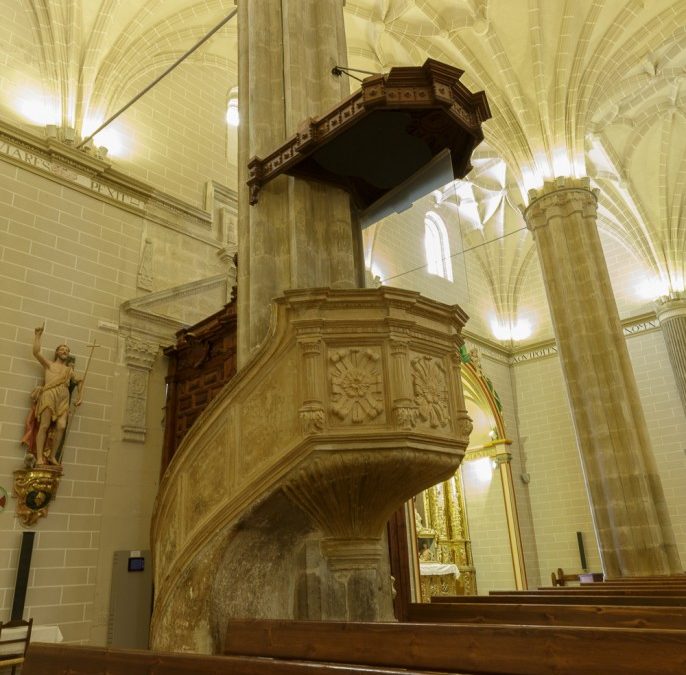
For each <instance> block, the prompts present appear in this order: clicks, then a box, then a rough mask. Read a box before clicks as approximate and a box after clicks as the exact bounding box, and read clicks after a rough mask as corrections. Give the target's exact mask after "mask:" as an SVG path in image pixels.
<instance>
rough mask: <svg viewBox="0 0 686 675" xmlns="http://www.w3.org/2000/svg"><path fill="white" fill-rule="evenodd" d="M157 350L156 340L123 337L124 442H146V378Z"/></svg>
mask: <svg viewBox="0 0 686 675" xmlns="http://www.w3.org/2000/svg"><path fill="white" fill-rule="evenodd" d="M159 350H160V345H159V344H157V343H156V342H149V341H147V340H143V339H141V338H139V337H135V336H133V335H131V336H128V337H127V338H126V353H125V360H126V366H127V368H128V371H129V381H128V387H127V391H126V407H125V410H124V423H123V424H122V432H123V438H124V440H125V441H133V442H135V443H144V442H145V434H146V432H147V428H146V425H145V420H146V410H147V403H148V380H149V378H150V371H151V370H152V367H153V364H154V363H155V358H156V357H157V354H158V352H159Z"/></svg>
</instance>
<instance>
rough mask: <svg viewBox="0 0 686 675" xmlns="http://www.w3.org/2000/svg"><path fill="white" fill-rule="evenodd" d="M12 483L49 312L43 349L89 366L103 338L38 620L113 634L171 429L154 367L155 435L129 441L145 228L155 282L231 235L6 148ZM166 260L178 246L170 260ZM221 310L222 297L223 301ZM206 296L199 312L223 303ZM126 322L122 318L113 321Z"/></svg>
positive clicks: (1, 351)
mask: <svg viewBox="0 0 686 675" xmlns="http://www.w3.org/2000/svg"><path fill="white" fill-rule="evenodd" d="M0 186H1V187H0V315H1V316H2V320H1V321H0V485H2V487H4V488H5V489H6V490H7V492H8V493H9V494H11V491H12V480H13V476H12V472H13V471H14V470H15V469H18V468H21V466H22V458H23V450H22V448H21V446H20V443H19V440H20V438H21V436H22V434H23V429H24V419H25V416H26V413H27V411H28V406H29V393H30V392H31V390H32V389H33V387H34V386H36V385H37V384H39V383H40V382H42V369H41V367H40V365H39V364H38V362H37V361H36V360H35V359H34V357H33V356H32V353H31V345H32V339H33V329H34V328H35V327H36V326H39V325H41V324H42V322H43V321H45V324H46V325H45V333H44V336H43V350H42V351H43V353H44V354H45V355H46V356H47V357H49V358H51V354H52V353H53V352H54V348H55V346H56V345H57V344H60V343H62V342H67V343H68V344H69V345H70V347H71V350H72V354H74V355H75V356H76V359H77V360H76V370H77V373H81V374H82V373H83V371H84V368H85V365H86V360H87V356H88V352H89V350H88V347H87V345H88V344H90V343H92V342H93V340H96V341H97V343H98V344H99V345H100V346H99V347H98V348H97V349H96V350H95V353H94V355H93V359H92V362H91V365H90V369H89V372H88V378H87V381H86V385H85V389H84V396H83V401H84V402H83V405H82V406H81V407H80V408H79V409H78V412H77V413H76V415H75V416H74V417H73V422H72V425H71V429H70V431H69V435H68V438H67V443H66V446H65V452H64V460H63V463H64V476H63V478H62V481H61V484H60V487H59V491H58V494H57V498H56V499H55V501H54V502H53V503H52V505H51V506H50V509H49V515H48V516H47V518H44V519H41V520H40V521H39V522H38V523H37V525H36V526H34V528H33V529H34V530H35V531H36V533H37V536H36V540H35V545H34V554H33V559H32V564H31V572H30V577H29V588H28V593H27V600H26V611H25V615H26V616H32V617H33V618H34V621H35V622H36V623H37V624H55V623H56V624H58V625H59V627H60V629H61V631H62V634H63V636H64V639H65V640H66V641H68V642H81V643H85V642H89V641H90V642H92V643H94V644H104V642H105V639H106V627H107V612H108V606H109V583H110V569H111V565H112V553H113V552H114V550H117V549H147V548H149V521H150V515H151V510H152V504H153V500H154V497H155V493H156V485H157V480H158V474H159V461H160V451H161V438H162V420H163V410H162V408H163V405H164V376H165V371H166V365H165V362H164V359H163V358H162V357H161V356H158V359H157V362H156V364H155V366H154V367H153V371H152V373H151V376H150V382H149V393H150V396H149V398H148V404H147V419H146V424H147V429H148V433H147V437H146V442H145V443H131V442H127V441H125V440H124V439H123V436H122V421H123V414H124V412H123V411H124V405H125V401H126V391H127V381H128V369H127V367H126V365H125V362H124V361H125V359H124V339H123V336H122V335H118V333H117V330H116V326H117V325H118V324H119V322H120V319H121V312H120V306H121V304H122V303H123V302H125V301H127V300H131V299H133V298H136V297H142V296H145V295H146V294H147V292H146V291H142V290H141V289H139V288H137V278H138V277H137V272H138V267H139V262H140V252H141V246H142V241H143V238H144V236H145V237H148V238H150V239H151V241H152V242H153V248H154V250H155V253H154V256H153V268H152V269H153V287H152V289H153V290H155V291H160V290H163V289H166V288H171V287H173V286H174V285H178V284H182V283H185V282H188V281H192V280H196V279H202V278H203V277H211V276H213V275H217V274H219V273H222V272H223V271H224V268H225V265H224V263H222V262H221V260H220V259H219V257H218V256H217V251H218V250H219V249H220V248H221V244H220V243H219V242H217V243H215V244H212V239H211V233H209V229H210V227H209V225H208V226H207V229H208V233H207V234H204V235H203V236H198V234H197V233H198V228H199V226H198V225H197V224H196V223H194V222H190V221H189V222H188V223H186V224H184V221H183V218H179V216H178V215H176V216H174V217H173V218H171V216H170V222H169V223H167V224H165V221H164V219H163V218H160V217H159V216H156V217H155V218H148V217H146V216H145V215H142V214H136V213H133V212H131V211H130V210H127V209H125V208H120V207H119V206H117V205H114V204H111V203H107V202H105V201H103V200H102V199H100V198H99V197H98V196H97V195H90V194H84V193H82V192H80V191H77V190H75V189H72V188H70V187H69V186H67V185H63V184H60V183H59V182H56V181H54V180H51V179H50V178H49V177H46V176H41V175H37V174H36V173H34V172H32V171H29V170H27V169H25V168H22V167H21V166H16V165H15V164H10V163H9V162H6V161H3V160H2V158H0ZM162 256H164V257H163V258H162ZM219 306H220V305H219ZM219 306H216V303H215V304H214V305H212V306H210V305H205V304H203V303H202V302H198V303H197V306H196V312H197V314H198V315H197V316H195V317H193V316H192V312H191V314H190V315H189V317H188V318H191V319H193V318H194V319H195V320H199V319H200V318H203V317H204V316H206V315H208V314H210V313H211V312H212V311H216V310H217V309H219ZM113 327H114V328H113ZM14 510H15V500H14V499H12V498H11V497H10V498H9V499H8V504H7V508H6V509H5V510H4V512H2V513H0V613H1V614H2V616H3V617H6V616H8V615H9V610H10V608H11V604H12V598H13V589H14V582H15V576H16V568H17V562H18V553H19V547H20V542H21V532H22V529H23V528H22V526H21V525H20V523H19V521H18V520H17V518H16V516H15V513H14Z"/></svg>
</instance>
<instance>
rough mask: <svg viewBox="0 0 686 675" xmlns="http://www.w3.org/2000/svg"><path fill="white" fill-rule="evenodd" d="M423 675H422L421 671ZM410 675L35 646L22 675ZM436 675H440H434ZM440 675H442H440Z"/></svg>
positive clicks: (258, 659)
mask: <svg viewBox="0 0 686 675" xmlns="http://www.w3.org/2000/svg"><path fill="white" fill-rule="evenodd" d="M417 672H419V671H417ZM105 673H106V674H107V675H219V674H221V675H408V673H407V670H405V669H398V668H378V667H376V666H365V665H360V664H357V665H355V664H354V665H350V666H345V665H342V664H336V665H332V664H329V663H320V662H317V661H314V660H311V659H308V660H302V661H300V660H290V659H289V660H286V661H284V660H279V659H271V658H261V657H255V656H203V655H196V654H167V653H160V652H151V651H141V650H134V649H105V648H101V647H79V646H75V645H55V644H47V643H39V642H34V643H31V645H30V646H29V651H28V657H27V659H26V661H25V662H24V666H23V670H22V675H104V674H105ZM432 675H434V674H433V673H432ZM438 675H441V674H440V673H439V674H438Z"/></svg>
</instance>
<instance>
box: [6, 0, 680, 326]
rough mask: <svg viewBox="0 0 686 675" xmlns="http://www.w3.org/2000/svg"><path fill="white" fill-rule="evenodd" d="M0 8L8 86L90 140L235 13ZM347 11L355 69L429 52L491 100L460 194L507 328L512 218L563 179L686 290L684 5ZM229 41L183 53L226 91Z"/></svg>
mask: <svg viewBox="0 0 686 675" xmlns="http://www.w3.org/2000/svg"><path fill="white" fill-rule="evenodd" d="M303 1H304V0H303ZM0 7H1V8H2V9H3V12H4V15H5V16H6V17H7V16H9V17H11V19H12V20H13V21H14V22H15V24H16V23H21V22H28V24H29V25H30V37H29V34H27V35H26V36H25V37H24V38H22V37H15V38H14V47H15V48H14V49H12V50H8V51H7V53H5V54H3V56H2V58H3V59H4V61H3V63H2V64H0V65H2V66H3V68H4V69H5V75H4V78H5V81H7V80H8V78H10V73H11V72H12V71H16V72H21V73H22V75H21V76H22V77H25V78H29V79H33V80H35V81H36V82H39V83H40V86H41V88H42V90H43V93H44V95H45V99H46V101H47V102H48V104H49V105H50V106H52V107H53V114H54V117H55V119H56V121H57V123H58V124H62V125H66V126H73V127H75V128H76V129H77V131H83V130H85V131H86V132H87V131H90V130H91V128H92V126H93V124H94V120H95V121H99V120H102V119H104V117H106V116H107V115H109V114H111V113H112V112H113V111H114V110H116V109H117V108H118V107H119V106H120V105H122V104H123V103H124V102H125V101H126V99H127V98H128V96H130V95H131V92H135V91H136V90H139V89H142V88H143V87H144V86H145V85H146V84H147V83H148V82H149V81H150V80H151V79H153V78H154V77H155V76H156V75H157V74H159V73H160V72H161V71H162V70H163V69H164V68H165V67H166V66H168V65H169V64H170V63H172V62H173V61H174V60H175V59H176V58H178V56H179V55H180V54H182V53H183V52H184V51H185V50H186V49H188V48H189V47H190V46H191V45H192V44H194V43H195V42H196V41H197V40H198V39H199V38H200V37H202V36H203V35H204V34H205V33H206V32H207V31H208V30H209V29H210V28H211V27H213V26H214V25H215V24H216V23H217V22H218V21H219V20H221V19H222V18H223V17H224V16H226V15H227V14H228V13H229V12H230V11H231V10H233V9H234V7H235V3H234V1H233V0H202V1H200V2H198V1H194V0H0ZM345 18H346V28H347V34H348V47H349V65H350V66H352V67H356V68H360V69H363V70H368V71H380V70H384V71H385V70H388V69H389V68H390V67H392V66H394V65H417V64H421V63H422V62H423V61H424V60H425V59H426V58H427V57H432V58H435V59H438V60H441V61H446V62H448V63H451V64H453V65H456V66H458V67H459V68H462V69H464V71H465V75H464V77H463V81H464V82H465V84H467V85H468V86H469V87H470V88H472V89H474V90H478V89H483V90H485V91H486V93H487V96H488V99H489V102H490V106H491V110H492V113H493V119H492V120H490V121H489V122H488V123H487V124H486V125H485V134H486V143H484V144H483V145H482V146H481V147H480V148H479V150H478V152H477V154H476V157H475V160H474V166H475V168H474V171H473V172H472V174H470V176H469V180H467V181H464V182H462V183H460V184H459V185H456V186H454V187H453V188H452V189H453V190H455V191H456V193H457V203H458V204H463V206H464V211H463V215H462V222H463V232H462V235H463V238H464V246H465V248H474V247H475V246H477V245H478V244H479V243H484V242H493V243H490V244H489V245H487V246H483V247H481V248H478V249H474V250H475V251H478V253H476V252H475V253H474V255H475V260H476V261H477V262H478V265H479V266H480V268H481V270H482V273H483V275H484V277H485V278H486V279H487V282H488V284H489V288H490V294H491V300H492V303H493V307H494V308H495V310H496V312H497V314H498V316H499V317H500V318H501V319H502V320H503V321H505V322H514V321H516V319H517V315H518V311H519V307H520V300H521V297H522V294H523V292H524V288H525V287H526V285H527V283H528V282H527V279H528V278H529V276H530V274H531V269H532V268H536V265H535V264H534V263H535V254H534V249H533V242H532V239H531V237H530V235H529V234H528V233H527V232H526V231H525V230H523V229H522V228H523V225H524V223H523V220H522V218H521V215H520V214H519V212H518V209H517V207H518V205H519V204H523V203H525V202H526V198H527V191H528V190H529V189H530V188H535V187H537V186H540V184H541V182H542V181H543V180H546V179H551V178H553V177H555V176H558V175H576V176H583V175H588V176H590V177H591V178H592V179H593V181H594V182H595V184H596V185H597V186H598V187H600V188H601V229H602V231H603V233H604V234H603V237H604V240H607V241H610V240H612V241H614V242H615V244H616V245H618V246H620V248H622V249H624V250H626V251H628V252H629V253H630V255H629V256H628V257H627V261H635V262H637V263H638V267H640V269H641V270H644V271H645V272H642V273H647V274H652V276H653V283H654V285H655V288H657V289H658V290H659V291H660V292H668V291H670V290H672V291H674V290H682V289H683V285H684V248H685V245H686V241H685V238H686V223H685V222H684V219H685V216H684V207H685V194H686V106H685V105H684V104H685V102H686V93H685V92H686V0H643V1H641V0H347V1H346V3H345ZM235 43H236V22H235V20H233V21H232V22H230V23H229V25H228V26H226V27H225V28H223V29H222V30H221V31H220V33H218V34H217V35H216V36H215V37H214V38H213V39H212V40H211V42H209V43H208V44H207V45H206V46H204V47H203V48H202V49H201V50H199V51H198V52H197V53H196V54H194V55H193V56H192V57H191V59H192V60H193V61H195V62H196V63H201V64H204V65H205V66H207V67H208V68H209V69H210V70H209V71H208V72H210V73H213V75H210V76H209V77H208V83H210V84H209V85H208V86H216V87H218V88H219V89H221V95H222V96H226V93H227V91H228V88H229V87H230V86H232V85H234V84H235V80H236V75H235V74H236V56H235V51H236V44H235ZM10 79H11V78H10ZM15 79H16V78H15ZM0 84H3V75H2V73H1V72H0ZM505 235H507V236H505ZM619 276H621V275H619ZM625 276H626V275H625ZM633 281H635V280H632V283H633ZM637 302H638V303H639V304H640V301H637Z"/></svg>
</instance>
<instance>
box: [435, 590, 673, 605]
mask: <svg viewBox="0 0 686 675" xmlns="http://www.w3.org/2000/svg"><path fill="white" fill-rule="evenodd" d="M435 602H436V603H441V602H450V603H463V602H479V603H514V604H518V603H519V604H538V605H540V604H541V603H550V604H562V605H598V604H603V605H641V606H665V607H685V606H686V592H684V594H683V595H624V594H621V595H597V594H595V593H583V594H578V593H573V594H572V593H569V592H567V591H565V590H564V589H555V590H554V591H553V590H551V591H550V592H548V593H545V594H544V595H541V594H538V595H534V594H530V593H524V592H519V591H513V592H512V593H509V594H499V595H446V596H440V597H438V596H436V597H433V598H431V603H432V604H433V603H435Z"/></svg>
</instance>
